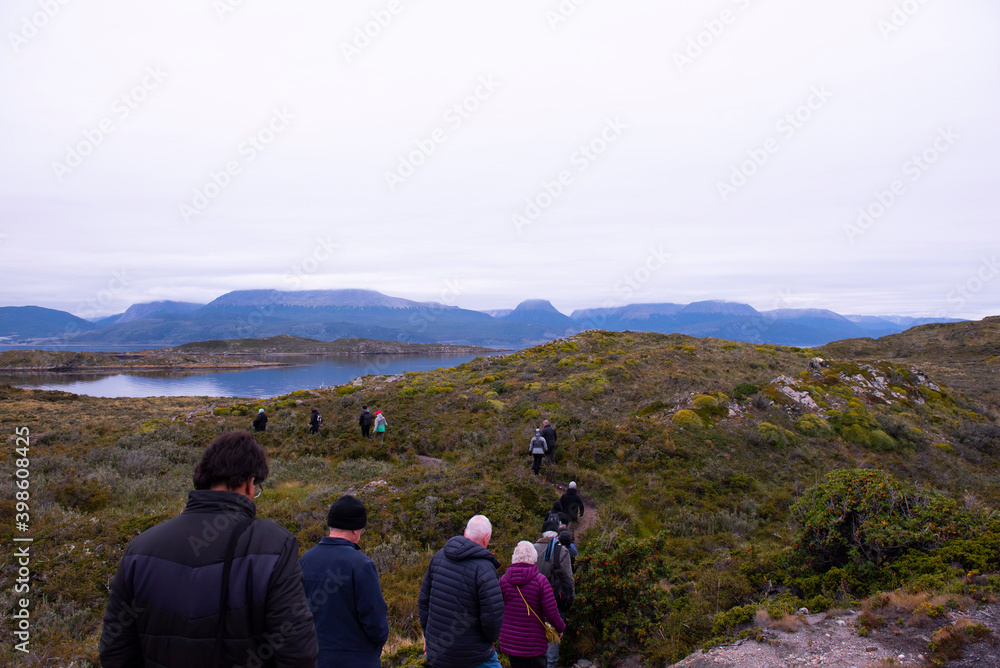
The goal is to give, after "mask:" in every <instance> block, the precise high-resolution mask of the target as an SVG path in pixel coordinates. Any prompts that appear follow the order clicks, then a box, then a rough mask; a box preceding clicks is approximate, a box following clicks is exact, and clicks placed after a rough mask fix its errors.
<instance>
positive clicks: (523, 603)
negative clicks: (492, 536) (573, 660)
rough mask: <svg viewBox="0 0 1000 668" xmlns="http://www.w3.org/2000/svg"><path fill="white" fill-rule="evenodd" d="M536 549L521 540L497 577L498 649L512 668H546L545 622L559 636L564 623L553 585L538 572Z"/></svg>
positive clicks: (546, 643)
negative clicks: (499, 594)
mask: <svg viewBox="0 0 1000 668" xmlns="http://www.w3.org/2000/svg"><path fill="white" fill-rule="evenodd" d="M537 561H538V552H537V551H536V550H535V546H534V545H532V544H531V543H530V542H528V541H526V540H522V541H521V542H520V543H518V544H517V547H515V548H514V557H513V558H512V559H511V565H510V568H508V569H507V572H505V573H504V574H503V577H502V578H500V591H502V592H503V604H504V611H503V625H502V626H501V627H500V642H499V645H500V649H501V650H502V651H503V652H504V653H505V654H506V655H507V656H509V657H510V667H511V668H545V651H546V650H547V649H548V647H549V644H548V641H547V640H546V639H545V627H544V626H542V620H545V621H547V622H549V623H550V624H552V625H553V626H554V627H556V631H558V632H559V633H560V634H561V633H562V632H563V631H565V630H566V623H565V622H564V621H563V620H562V617H560V616H559V608H558V607H556V598H555V596H553V595H552V585H550V584H549V581H548V580H546V579H545V576H544V575H542V574H541V573H539V572H538V566H537V565H536V562H537Z"/></svg>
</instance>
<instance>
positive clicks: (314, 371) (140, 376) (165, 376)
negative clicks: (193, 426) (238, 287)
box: [0, 346, 477, 399]
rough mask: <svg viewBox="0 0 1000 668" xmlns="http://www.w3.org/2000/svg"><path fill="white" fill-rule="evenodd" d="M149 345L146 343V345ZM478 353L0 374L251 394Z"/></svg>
mask: <svg viewBox="0 0 1000 668" xmlns="http://www.w3.org/2000/svg"><path fill="white" fill-rule="evenodd" d="M147 348H148V346H147ZM476 357H477V355H336V356H325V357H317V356H311V355H280V356H279V355H275V356H264V357H257V358H254V359H260V360H263V361H274V362H289V363H293V364H296V365H298V366H291V367H270V368H260V369H247V370H242V371H197V372H169V373H168V372H155V373H133V372H129V373H114V374H17V375H0V383H10V384H11V385H14V386H16V387H26V388H33V389H43V390H62V391H64V392H73V393H74V394H86V395H89V396H92V397H179V396H209V397H253V398H258V399H259V398H266V397H274V396H278V395H281V394H288V393H289V392H293V391H295V390H306V389H314V388H318V387H323V386H324V385H342V384H344V383H346V382H349V381H351V380H353V379H354V378H357V377H358V376H367V375H369V374H394V373H405V372H407V371H426V370H428V369H438V368H441V367H452V366H458V365H459V364H463V363H465V362H468V361H469V360H472V359H475V358H476Z"/></svg>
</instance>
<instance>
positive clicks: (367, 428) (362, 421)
mask: <svg viewBox="0 0 1000 668" xmlns="http://www.w3.org/2000/svg"><path fill="white" fill-rule="evenodd" d="M358 424H359V425H361V436H362V438H367V439H368V440H369V441H370V440H371V439H372V436H371V428H372V412H371V411H370V410H368V406H362V407H361V415H360V416H359V417H358Z"/></svg>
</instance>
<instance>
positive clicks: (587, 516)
mask: <svg viewBox="0 0 1000 668" xmlns="http://www.w3.org/2000/svg"><path fill="white" fill-rule="evenodd" d="M582 498H583V517H581V518H580V521H579V522H577V523H576V526H575V527H573V530H574V532H575V536H576V539H577V540H579V539H580V536H581V535H582V534H583V533H585V532H586V531H587V530H588V529H590V528H592V527H595V526H597V525H598V524H600V522H601V514H600V512H598V510H597V506H595V505H594V500H593V499H591V498H590V497H589V496H584V497H582Z"/></svg>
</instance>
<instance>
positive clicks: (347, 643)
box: [301, 495, 389, 668]
mask: <svg viewBox="0 0 1000 668" xmlns="http://www.w3.org/2000/svg"><path fill="white" fill-rule="evenodd" d="M326 524H327V527H329V529H330V535H329V537H327V538H323V539H321V540H320V542H319V545H316V546H315V547H313V548H312V549H310V550H309V551H308V552H306V553H305V554H304V555H302V559H301V563H302V575H303V578H304V579H305V588H306V598H307V599H308V600H309V609H310V610H312V613H313V617H314V618H315V620H316V636H317V637H318V639H319V662H318V664H317V667H318V668H334V667H335V666H337V667H339V666H352V667H356V668H379V666H381V665H382V664H381V659H380V657H381V655H382V646H383V645H385V641H386V640H387V639H388V637H389V619H388V608H387V607H386V604H385V599H384V598H383V597H382V585H381V584H380V583H379V579H378V571H376V570H375V564H373V563H372V560H371V559H369V558H368V557H367V556H366V555H365V553H364V552H362V551H361V549H360V548H359V547H358V541H360V540H361V532H362V531H364V528H365V526H366V525H367V524H368V512H367V511H366V510H365V504H363V503H361V501H359V500H358V499H356V498H354V497H353V496H350V495H347V496H342V497H340V498H339V499H337V500H336V501H335V502H334V503H333V505H332V506H330V512H329V513H328V514H327V517H326Z"/></svg>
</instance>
